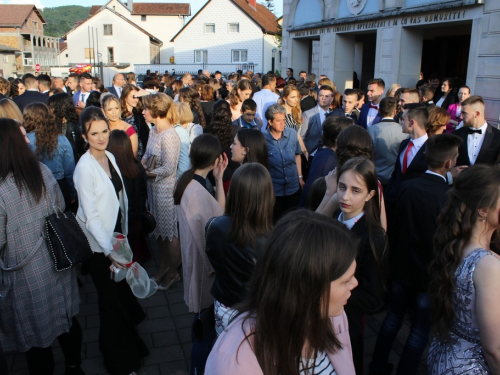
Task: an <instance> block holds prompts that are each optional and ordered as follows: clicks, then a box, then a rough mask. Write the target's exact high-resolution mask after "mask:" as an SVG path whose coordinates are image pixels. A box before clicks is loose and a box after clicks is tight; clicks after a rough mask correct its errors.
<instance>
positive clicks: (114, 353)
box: [84, 253, 149, 375]
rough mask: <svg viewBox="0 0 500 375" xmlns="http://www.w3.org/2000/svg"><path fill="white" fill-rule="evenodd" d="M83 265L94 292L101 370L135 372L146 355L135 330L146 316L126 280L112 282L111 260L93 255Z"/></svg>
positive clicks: (117, 374) (122, 373) (120, 374)
mask: <svg viewBox="0 0 500 375" xmlns="http://www.w3.org/2000/svg"><path fill="white" fill-rule="evenodd" d="M84 264H85V266H86V268H87V270H88V273H89V274H90V277H92V281H93V282H94V285H95V287H96V289H97V297H98V304H99V319H100V328H99V349H100V350H101V352H102V354H103V357H104V367H106V370H108V372H109V373H110V375H128V374H130V373H131V372H133V371H136V370H138V369H139V367H141V358H142V357H145V356H147V355H148V354H149V351H148V349H147V347H146V344H144V341H142V339H141V338H140V337H139V334H138V333H137V331H136V328H135V326H136V325H137V324H139V323H140V322H142V321H143V320H144V319H145V317H146V314H145V313H144V311H143V310H142V308H141V306H140V305H139V302H137V299H136V298H135V296H134V295H133V294H132V291H131V290H130V286H129V285H128V284H127V282H126V281H125V280H122V281H120V282H119V283H117V282H114V281H113V280H111V278H110V270H109V266H110V265H111V261H110V260H109V259H108V258H107V257H106V256H104V254H103V253H94V255H93V256H92V257H91V258H90V259H88V260H87V261H85V262H84Z"/></svg>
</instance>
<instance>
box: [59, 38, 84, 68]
mask: <svg viewBox="0 0 500 375" xmlns="http://www.w3.org/2000/svg"><path fill="white" fill-rule="evenodd" d="M87 39H88V38H87ZM87 48H88V47H87ZM66 56H67V57H66ZM57 64H58V66H68V65H69V52H68V49H65V50H64V51H62V52H61V53H59V55H57Z"/></svg>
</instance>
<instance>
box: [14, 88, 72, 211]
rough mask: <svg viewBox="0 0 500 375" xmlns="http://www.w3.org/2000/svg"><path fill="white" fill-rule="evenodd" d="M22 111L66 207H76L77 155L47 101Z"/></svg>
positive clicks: (37, 152) (34, 146) (32, 144)
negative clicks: (74, 174) (74, 173)
mask: <svg viewBox="0 0 500 375" xmlns="http://www.w3.org/2000/svg"><path fill="white" fill-rule="evenodd" d="M64 95H65V94H64ZM23 115H24V122H23V123H24V127H25V128H26V131H27V132H28V135H27V136H28V139H29V141H30V143H29V146H30V148H31V150H32V151H33V152H34V153H35V155H36V156H37V157H38V160H40V162H42V163H43V164H45V165H46V166H47V167H48V168H49V169H50V171H51V172H52V174H53V175H54V178H55V179H56V181H57V183H58V184H59V187H60V188H61V191H62V193H63V197H64V202H65V204H66V209H71V208H74V207H72V204H73V203H74V202H75V200H76V190H75V185H74V183H73V172H74V171H75V158H74V156H73V149H72V147H71V144H70V143H69V141H68V139H67V138H66V137H65V136H64V135H62V134H60V130H59V126H58V123H57V122H56V120H55V117H54V115H53V114H52V113H51V112H50V110H49V107H47V106H46V105H45V104H43V103H32V104H29V105H28V106H26V108H25V109H24V114H23Z"/></svg>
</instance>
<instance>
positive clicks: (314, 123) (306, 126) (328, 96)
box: [300, 85, 333, 157]
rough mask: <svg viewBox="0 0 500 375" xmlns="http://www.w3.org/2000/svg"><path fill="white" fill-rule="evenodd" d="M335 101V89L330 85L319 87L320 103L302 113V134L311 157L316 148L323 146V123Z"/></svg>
mask: <svg viewBox="0 0 500 375" xmlns="http://www.w3.org/2000/svg"><path fill="white" fill-rule="evenodd" d="M332 101H333V89H332V88H331V87H330V86H326V85H324V86H321V87H320V88H319V95H318V105H317V106H316V107H314V108H313V109H310V110H309V111H306V112H304V113H303V114H302V125H301V127H300V135H301V137H302V140H303V141H304V144H305V146H306V149H307V152H308V153H309V156H310V157H314V155H315V153H316V150H317V149H318V148H319V147H320V146H321V136H322V135H323V129H322V127H321V126H322V124H323V121H325V118H326V116H327V114H328V111H329V109H330V104H332Z"/></svg>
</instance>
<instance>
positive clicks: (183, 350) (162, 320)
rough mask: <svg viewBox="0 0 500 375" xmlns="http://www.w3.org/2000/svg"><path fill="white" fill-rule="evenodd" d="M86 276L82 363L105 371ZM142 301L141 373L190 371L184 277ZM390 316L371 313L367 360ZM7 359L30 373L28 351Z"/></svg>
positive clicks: (94, 374) (19, 371) (394, 356)
mask: <svg viewBox="0 0 500 375" xmlns="http://www.w3.org/2000/svg"><path fill="white" fill-rule="evenodd" d="M157 261H158V257H157V254H156V256H155V257H154V259H151V260H149V261H148V262H147V263H146V264H145V265H144V268H145V269H146V270H147V271H148V273H149V274H150V275H153V274H154V273H155V271H156V263H157ZM81 280H82V281H83V283H84V284H83V287H82V288H81V289H80V293H81V306H80V314H79V315H78V320H79V322H80V324H81V326H82V329H83V365H82V368H83V370H84V371H85V373H86V374H87V375H101V374H103V375H105V374H107V372H106V370H105V368H104V366H103V364H102V356H101V352H100V351H99V344H98V331H99V316H98V309H97V293H96V290H95V287H94V284H93V283H92V280H91V279H90V276H87V277H82V278H81ZM139 301H140V303H141V306H142V307H143V308H144V309H145V311H146V313H147V318H146V320H145V321H144V322H142V323H141V324H140V325H139V327H138V331H139V334H140V335H141V337H142V338H143V340H144V342H145V343H146V345H147V346H148V348H149V350H150V355H149V356H148V357H146V358H145V359H144V365H143V367H142V368H141V369H140V370H139V371H138V373H139V374H140V375H159V374H161V375H187V374H188V369H189V359H190V357H191V324H192V322H193V314H191V313H189V312H188V309H187V306H186V304H185V303H184V298H183V290H182V282H179V283H177V284H176V285H175V286H174V287H173V288H172V289H171V290H169V291H168V292H157V293H156V294H155V295H153V296H152V297H150V298H148V299H143V300H139ZM384 316H385V313H381V314H378V315H375V316H370V317H367V319H366V324H367V326H366V345H365V346H366V347H365V352H366V353H367V355H366V356H365V358H366V360H365V364H366V366H367V365H368V363H369V362H370V360H371V353H372V352H373V347H374V345H375V341H376V339H377V332H378V330H379V327H380V324H381V322H382V320H383V318H384ZM408 332H409V327H408V325H407V324H405V325H404V326H403V328H402V329H401V331H400V333H399V335H398V340H397V342H396V343H395V345H394V348H393V350H392V352H391V356H390V361H391V362H392V363H393V364H395V365H396V364H397V363H398V360H399V356H400V355H401V351H402V348H403V345H402V342H404V340H405V338H406V336H407V334H408ZM53 347H54V360H55V363H56V369H55V372H54V375H61V374H64V357H63V354H62V351H61V349H60V348H59V344H58V342H57V340H56V341H55V343H54V345H53ZM7 362H8V366H9V371H10V372H9V375H29V372H28V369H27V364H26V359H25V355H24V354H15V355H8V356H7ZM365 373H367V372H365ZM394 373H395V371H393V374H394ZM418 373H419V375H425V374H427V371H426V368H425V366H424V365H423V364H421V365H420V367H419V372H418ZM221 375H223V374H221ZM227 375H229V374H227Z"/></svg>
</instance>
